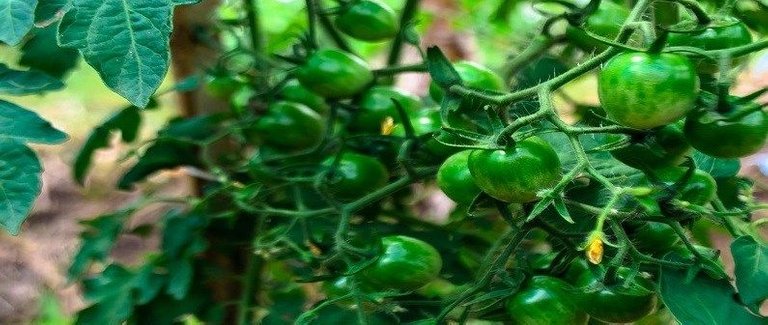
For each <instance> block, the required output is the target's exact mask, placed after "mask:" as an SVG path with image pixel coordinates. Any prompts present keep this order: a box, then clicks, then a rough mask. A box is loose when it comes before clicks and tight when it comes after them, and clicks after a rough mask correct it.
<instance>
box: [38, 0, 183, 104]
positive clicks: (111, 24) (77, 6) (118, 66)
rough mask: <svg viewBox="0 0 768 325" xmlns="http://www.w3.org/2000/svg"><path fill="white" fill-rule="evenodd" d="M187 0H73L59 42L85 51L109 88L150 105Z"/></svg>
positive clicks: (162, 75) (161, 76) (87, 58)
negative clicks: (177, 13)
mask: <svg viewBox="0 0 768 325" xmlns="http://www.w3.org/2000/svg"><path fill="white" fill-rule="evenodd" d="M25 1H26V0H25ZM186 3H189V1H178V0H176V1H171V0H132V1H125V0H72V8H71V9H70V10H69V11H68V12H67V13H66V14H65V15H64V17H63V18H62V20H61V23H60V25H59V44H60V45H61V46H65V47H72V48H76V49H78V50H80V53H82V54H83V57H84V58H85V60H86V62H88V64H90V65H91V66H93V67H94V68H95V69H96V71H98V72H99V75H101V78H102V79H103V80H104V82H105V83H106V84H107V85H108V86H109V87H110V88H112V89H113V90H114V91H116V92H117V93H118V94H120V95H122V96H123V97H125V98H126V99H128V101H130V102H131V103H132V104H133V105H135V106H138V107H145V106H147V104H148V103H149V99H150V97H151V96H152V94H154V93H155V91H156V90H157V88H158V87H159V86H160V83H161V82H162V81H163V78H164V77H165V75H166V73H167V72H168V66H169V59H170V57H169V53H170V49H169V42H170V34H171V29H172V26H171V15H172V12H173V7H174V6H175V5H177V4H186Z"/></svg>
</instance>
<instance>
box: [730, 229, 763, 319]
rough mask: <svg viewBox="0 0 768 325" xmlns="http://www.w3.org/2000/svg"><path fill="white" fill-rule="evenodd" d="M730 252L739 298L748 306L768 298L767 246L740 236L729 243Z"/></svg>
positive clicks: (750, 238)
mask: <svg viewBox="0 0 768 325" xmlns="http://www.w3.org/2000/svg"><path fill="white" fill-rule="evenodd" d="M731 253H733V260H734V262H735V264H736V269H735V272H734V274H735V276H736V287H737V288H738V289H739V296H741V300H742V301H743V302H744V303H745V304H747V305H750V306H754V305H759V303H760V302H762V301H763V300H765V299H768V246H766V245H763V244H760V243H758V242H757V241H755V239H754V238H752V237H749V236H742V237H739V238H736V239H735V240H734V241H733V243H731Z"/></svg>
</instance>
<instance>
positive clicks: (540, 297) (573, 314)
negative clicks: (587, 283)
mask: <svg viewBox="0 0 768 325" xmlns="http://www.w3.org/2000/svg"><path fill="white" fill-rule="evenodd" d="M572 291H573V288H572V287H571V285H570V284H568V283H567V282H565V281H563V280H560V279H558V278H554V277H549V276H534V277H533V278H531V279H530V280H529V281H528V282H527V283H526V284H525V285H524V286H523V287H522V288H521V289H520V291H518V292H517V293H516V294H515V295H513V296H511V297H509V299H508V300H507V302H506V309H507V315H508V316H509V317H510V318H511V319H512V321H513V323H514V324H526V325H585V324H587V320H588V319H589V316H588V315H587V314H586V313H585V312H584V311H582V310H581V309H580V308H579V307H578V306H577V305H576V300H575V299H574V297H573V295H572Z"/></svg>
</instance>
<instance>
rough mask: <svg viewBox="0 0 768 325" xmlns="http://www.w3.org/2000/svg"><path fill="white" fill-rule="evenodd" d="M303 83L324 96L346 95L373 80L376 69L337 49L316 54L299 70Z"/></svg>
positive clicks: (297, 74)
mask: <svg viewBox="0 0 768 325" xmlns="http://www.w3.org/2000/svg"><path fill="white" fill-rule="evenodd" d="M296 77H297V78H298V79H299V82H300V83H301V85H302V86H304V87H306V88H307V89H309V90H311V91H312V92H314V93H316V94H318V95H320V96H323V97H325V98H347V97H351V96H353V95H355V94H357V93H359V92H361V91H362V90H363V89H365V87H367V86H368V84H370V83H371V82H373V72H371V69H370V67H369V66H368V63H366V62H365V61H363V60H362V59H360V58H358V57H356V56H354V55H352V54H349V53H347V52H343V51H340V50H335V49H321V50H318V51H317V52H315V53H313V54H312V55H310V56H309V58H308V59H307V62H305V63H304V65H302V66H301V67H300V68H299V69H298V70H297V72H296Z"/></svg>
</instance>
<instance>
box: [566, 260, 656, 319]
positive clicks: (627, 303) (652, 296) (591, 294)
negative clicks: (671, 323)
mask: <svg viewBox="0 0 768 325" xmlns="http://www.w3.org/2000/svg"><path fill="white" fill-rule="evenodd" d="M601 273H603V272H594V273H593V272H591V271H589V270H587V271H586V272H584V273H582V276H581V277H580V278H579V279H578V281H577V285H576V286H577V287H579V288H582V289H583V290H584V291H583V292H582V293H581V294H580V295H578V301H579V304H578V305H579V306H580V307H581V308H583V310H585V311H586V312H587V313H589V315H590V316H592V317H593V318H595V319H598V320H601V321H604V322H609V323H631V322H634V321H637V320H640V319H642V318H643V317H645V316H648V315H650V314H651V313H653V312H654V311H655V310H656V303H657V300H658V299H657V297H656V292H655V288H654V285H653V283H652V282H651V281H649V280H648V279H646V278H644V277H642V275H638V276H636V277H635V278H634V279H633V280H632V281H631V282H630V283H628V285H627V286H624V284H625V282H626V280H627V277H628V276H629V275H630V273H631V271H630V269H628V268H619V269H618V270H617V271H616V279H615V282H611V283H601V282H603V280H602V276H603V275H602V274H601Z"/></svg>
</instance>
